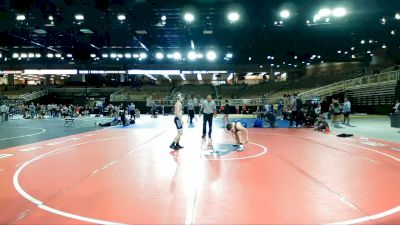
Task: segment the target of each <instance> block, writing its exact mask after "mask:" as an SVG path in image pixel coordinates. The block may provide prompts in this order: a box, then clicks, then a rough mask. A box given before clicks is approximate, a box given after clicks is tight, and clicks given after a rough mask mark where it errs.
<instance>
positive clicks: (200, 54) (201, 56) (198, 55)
mask: <svg viewBox="0 0 400 225" xmlns="http://www.w3.org/2000/svg"><path fill="white" fill-rule="evenodd" d="M196 57H197V58H198V59H202V58H204V56H203V54H202V53H197V54H196Z"/></svg>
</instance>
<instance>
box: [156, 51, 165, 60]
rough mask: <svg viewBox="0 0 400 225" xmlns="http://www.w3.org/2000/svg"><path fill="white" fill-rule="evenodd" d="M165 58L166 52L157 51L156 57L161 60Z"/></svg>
mask: <svg viewBox="0 0 400 225" xmlns="http://www.w3.org/2000/svg"><path fill="white" fill-rule="evenodd" d="M163 58H164V54H163V53H162V52H157V53H156V59H159V60H161V59H163Z"/></svg>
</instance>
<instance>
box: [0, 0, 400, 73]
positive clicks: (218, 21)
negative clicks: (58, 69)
mask: <svg viewBox="0 0 400 225" xmlns="http://www.w3.org/2000/svg"><path fill="white" fill-rule="evenodd" d="M323 8H328V9H331V10H334V9H336V8H343V9H345V10H346V15H344V16H343V17H334V16H332V15H331V16H326V17H322V18H320V19H319V20H315V21H313V20H314V18H315V15H317V14H318V13H319V11H320V9H323ZM282 10H288V11H289V13H290V16H289V17H288V18H282V17H281V16H280V13H281V12H282ZM188 12H190V13H192V14H193V16H194V21H193V22H191V23H188V22H187V21H185V20H184V15H185V13H188ZM229 12H236V13H238V15H239V16H240V19H239V20H238V21H236V22H229V21H228V19H227V14H228V13H229ZM396 13H400V1H399V0H351V1H349V0H347V1H344V0H342V1H340V0H339V1H338V0H332V1H317V0H289V1H278V0H247V1H244V0H235V1H234V0H185V1H183V0H181V1H172V0H0V52H1V58H0V62H1V64H29V63H34V62H40V63H46V64H52V63H57V64H63V63H69V64H71V63H86V64H87V63H89V64H90V63H93V64H96V63H97V64H99V63H100V64H101V63H107V64H116V65H118V64H197V65H202V64H208V63H215V64H260V65H261V64H262V65H268V66H271V65H272V66H273V67H277V66H280V67H282V68H283V67H296V68H297V67H298V68H301V67H304V66H306V65H307V64H308V63H309V64H320V63H324V62H341V61H363V62H369V61H371V59H372V57H374V56H379V55H390V56H393V57H397V54H398V52H399V45H400V42H399V37H400V36H399V35H400V14H399V15H398V17H396ZM21 15H22V16H25V19H24V20H17V16H21ZM76 15H83V16H84V19H83V20H77V19H76V18H75V16H76ZM121 15H123V16H125V20H119V19H118V16H121ZM49 16H51V17H52V20H50V18H49ZM163 16H165V17H164V19H165V20H164V21H163V20H162V17H163ZM327 18H329V20H327ZM307 20H308V23H307ZM362 41H364V42H362ZM189 51H194V52H196V54H197V55H198V56H200V55H201V54H202V55H203V58H197V59H196V60H193V61H190V60H189V59H188V56H187V54H188V52H189ZM210 51H212V52H215V53H216V59H215V60H214V61H212V62H210V61H208V60H207V53H209V52H210ZM177 52H179V53H180V54H181V57H179V60H177V59H174V58H173V57H174V53H177ZM29 53H33V54H34V55H35V56H34V55H32V54H29ZM157 53H162V54H163V56H164V57H163V59H157V58H156V54H157ZM38 54H39V55H40V57H36V56H37V55H38ZM49 54H50V55H52V56H53V57H51V58H50V57H49ZM111 54H116V55H114V56H115V58H114V57H113V58H111ZM141 54H142V55H141ZM229 54H231V55H229ZM106 56H107V57H106ZM142 56H143V57H142ZM144 56H147V57H144ZM167 56H168V57H167Z"/></svg>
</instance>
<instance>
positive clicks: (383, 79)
mask: <svg viewBox="0 0 400 225" xmlns="http://www.w3.org/2000/svg"><path fill="white" fill-rule="evenodd" d="M399 76H400V71H399V70H395V71H390V72H386V73H382V74H375V75H370V76H365V77H358V78H354V79H350V80H345V81H340V82H337V83H333V84H330V85H326V86H323V87H319V88H316V89H312V90H310V91H305V92H302V93H300V94H299V96H300V97H301V98H303V99H311V98H313V97H320V98H322V97H326V96H329V95H333V94H336V93H340V92H344V91H346V90H351V89H352V88H355V87H359V86H368V85H374V84H377V83H388V82H396V81H397V80H399V79H400V78H399Z"/></svg>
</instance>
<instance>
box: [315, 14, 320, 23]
mask: <svg viewBox="0 0 400 225" xmlns="http://www.w3.org/2000/svg"><path fill="white" fill-rule="evenodd" d="M320 19H321V16H320V15H315V16H314V19H313V21H314V23H315V22H317V21H319V20H320Z"/></svg>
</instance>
